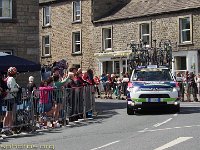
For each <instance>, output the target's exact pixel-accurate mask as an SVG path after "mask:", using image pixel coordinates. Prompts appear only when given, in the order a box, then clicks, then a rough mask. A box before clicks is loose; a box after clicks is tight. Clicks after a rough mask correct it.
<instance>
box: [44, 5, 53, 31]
mask: <svg viewBox="0 0 200 150" xmlns="http://www.w3.org/2000/svg"><path fill="white" fill-rule="evenodd" d="M46 8H48V9H49V15H46ZM46 17H49V23H47V22H46V21H47V19H46ZM50 25H51V6H44V7H43V26H44V27H48V26H50Z"/></svg>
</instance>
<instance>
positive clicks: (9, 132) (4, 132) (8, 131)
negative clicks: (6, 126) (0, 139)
mask: <svg viewBox="0 0 200 150" xmlns="http://www.w3.org/2000/svg"><path fill="white" fill-rule="evenodd" d="M1 134H4V135H6V136H11V135H13V132H12V131H11V130H4V131H2V132H1Z"/></svg>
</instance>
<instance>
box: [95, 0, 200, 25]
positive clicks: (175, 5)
mask: <svg viewBox="0 0 200 150" xmlns="http://www.w3.org/2000/svg"><path fill="white" fill-rule="evenodd" d="M196 8H200V0H130V2H129V3H128V4H127V5H126V6H124V7H122V8H121V9H120V10H118V11H113V10H112V11H111V12H109V13H108V14H107V16H106V15H105V16H104V17H102V18H101V19H98V20H95V21H94V22H102V21H111V20H120V19H127V18H137V17H142V16H151V15H156V14H163V13H170V12H177V11H187V10H189V9H196Z"/></svg>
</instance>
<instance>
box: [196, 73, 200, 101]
mask: <svg viewBox="0 0 200 150" xmlns="http://www.w3.org/2000/svg"><path fill="white" fill-rule="evenodd" d="M196 82H197V88H198V94H199V98H200V73H199V74H198V76H197V79H196Z"/></svg>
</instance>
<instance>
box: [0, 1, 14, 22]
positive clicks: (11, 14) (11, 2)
mask: <svg viewBox="0 0 200 150" xmlns="http://www.w3.org/2000/svg"><path fill="white" fill-rule="evenodd" d="M3 1H4V0H2V7H1V8H2V15H3ZM9 1H10V6H9V9H10V14H9V17H3V16H2V17H1V16H0V20H1V19H12V18H13V0H9Z"/></svg>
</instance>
